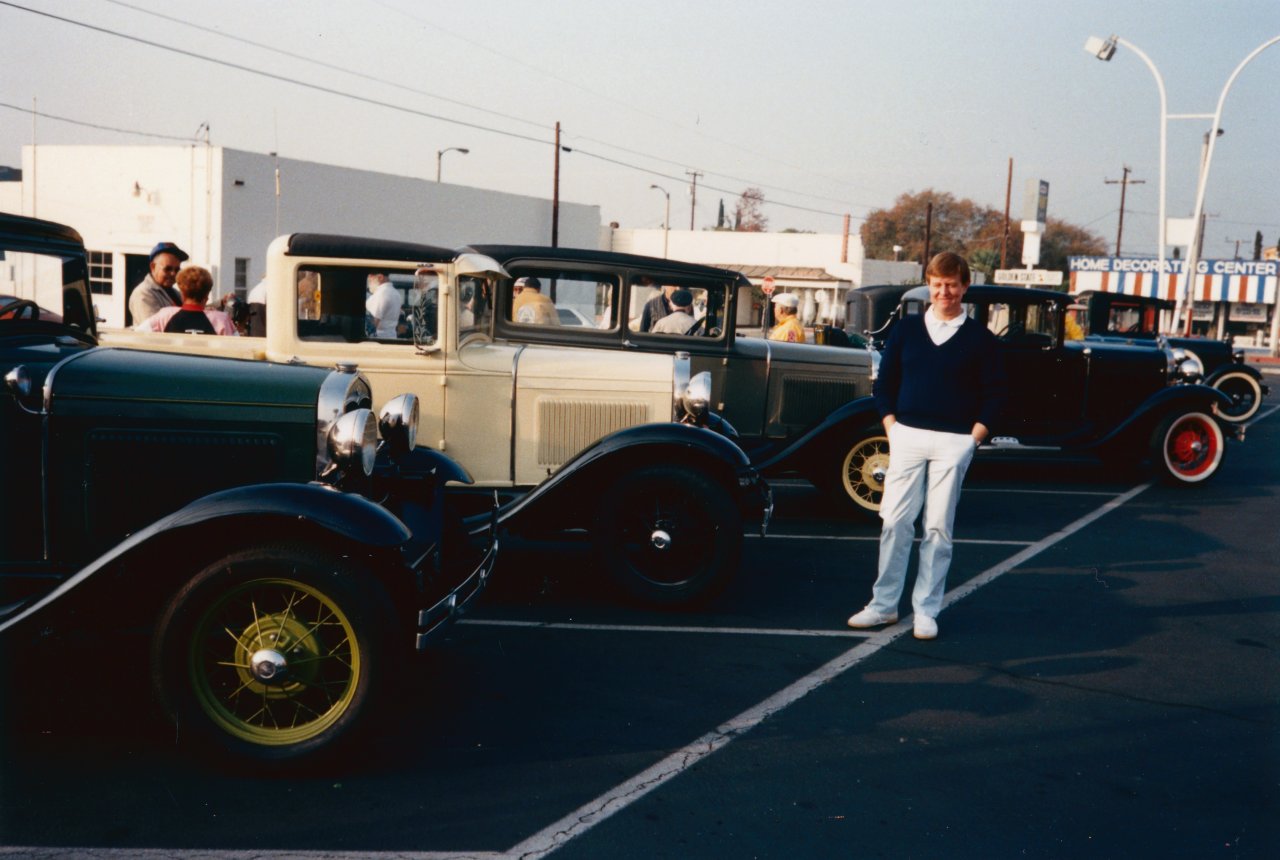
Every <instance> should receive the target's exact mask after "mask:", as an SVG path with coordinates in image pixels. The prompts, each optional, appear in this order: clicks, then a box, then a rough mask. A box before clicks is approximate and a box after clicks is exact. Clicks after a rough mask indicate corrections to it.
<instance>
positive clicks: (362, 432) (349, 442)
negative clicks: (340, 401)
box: [329, 409, 378, 475]
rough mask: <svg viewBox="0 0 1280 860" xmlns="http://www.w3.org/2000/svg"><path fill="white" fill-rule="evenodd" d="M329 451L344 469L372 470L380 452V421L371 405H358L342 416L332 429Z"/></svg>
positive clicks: (365, 471) (370, 472)
mask: <svg viewBox="0 0 1280 860" xmlns="http://www.w3.org/2000/svg"><path fill="white" fill-rule="evenodd" d="M329 453H330V454H331V455H332V456H333V461H334V462H335V463H337V464H338V466H339V467H341V468H343V469H356V468H358V469H360V470H361V471H362V472H364V474H366V475H372V474H373V464H374V461H375V460H376V459H377V456H378V425H377V422H376V421H375V420H374V418H373V411H372V410H370V409H355V410H352V411H351V412H348V413H347V414H346V415H343V416H342V417H341V418H339V419H338V420H337V421H336V422H335V423H334V425H333V428H332V429H331V430H330V431H329Z"/></svg>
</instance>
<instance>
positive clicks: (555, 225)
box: [551, 120, 560, 248]
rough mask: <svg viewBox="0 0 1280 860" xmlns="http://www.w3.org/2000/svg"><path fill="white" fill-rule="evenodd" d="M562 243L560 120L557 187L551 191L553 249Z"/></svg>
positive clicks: (557, 151)
mask: <svg viewBox="0 0 1280 860" xmlns="http://www.w3.org/2000/svg"><path fill="white" fill-rule="evenodd" d="M559 243H560V120H556V167H555V187H554V188H553V189H552V191H551V247H552V248H555V247H557V246H558V245H559Z"/></svg>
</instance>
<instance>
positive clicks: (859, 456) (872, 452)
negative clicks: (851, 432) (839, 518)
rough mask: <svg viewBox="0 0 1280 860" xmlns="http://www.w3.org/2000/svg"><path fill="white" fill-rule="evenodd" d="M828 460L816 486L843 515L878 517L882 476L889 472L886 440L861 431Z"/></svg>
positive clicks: (876, 431) (879, 433) (878, 434)
mask: <svg viewBox="0 0 1280 860" xmlns="http://www.w3.org/2000/svg"><path fill="white" fill-rule="evenodd" d="M832 460H833V462H832V461H828V465H827V467H826V468H827V470H828V471H827V473H826V474H825V475H824V476H823V480H822V481H821V482H820V484H821V485H822V486H824V487H825V489H826V490H827V491H828V493H829V494H830V495H831V497H832V498H833V499H834V500H835V501H836V502H837V503H838V504H839V505H840V506H841V508H843V509H844V510H845V511H846V512H848V513H852V514H856V515H857V516H860V517H877V516H879V515H880V500H881V499H882V498H883V496H884V473H885V472H886V471H887V470H888V468H889V437H888V436H887V435H886V434H885V432H884V430H882V429H880V428H879V427H876V428H875V429H874V430H864V431H861V432H860V433H858V434H857V435H856V436H855V437H854V438H853V441H852V442H850V443H849V445H848V447H842V448H840V449H838V451H837V455H836V456H835V457H834V458H832Z"/></svg>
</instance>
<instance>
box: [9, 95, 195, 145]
mask: <svg viewBox="0 0 1280 860" xmlns="http://www.w3.org/2000/svg"><path fill="white" fill-rule="evenodd" d="M0 107H3V108H8V109H9V110H16V111H20V112H22V113H25V114H27V115H31V114H34V115H35V116H38V117H42V118H44V119H52V120H56V121H58V122H66V123H70V124H71V125H82V126H85V127H86V128H96V129H99V130H101V131H114V132H116V133H118V134H133V135H137V136H138V137H155V138H160V139H161V140H180V141H182V142H183V143H195V142H197V141H196V138H195V137H192V136H187V137H183V136H181V135H177V134H160V133H159V132H154V131H135V130H134V129H129V128H116V127H115V126H111V125H100V124H99V123H96V122H87V121H85V120H80V119H71V118H70V117H65V116H58V115H57V114H51V113H45V112H44V111H39V110H35V109H34V108H27V107H19V106H18V105H11V104H9V103H8V102H0Z"/></svg>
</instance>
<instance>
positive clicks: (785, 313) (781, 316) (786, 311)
mask: <svg viewBox="0 0 1280 860" xmlns="http://www.w3.org/2000/svg"><path fill="white" fill-rule="evenodd" d="M799 307H800V297H799V296H797V295H796V294H795V293H778V294H777V295H776V296H774V297H773V308H774V313H775V314H777V316H778V324H777V325H775V326H774V327H773V328H772V329H770V330H769V340H784V341H786V342H788V343H804V326H802V325H800V320H799V319H797V318H796V311H797V309H799Z"/></svg>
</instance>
